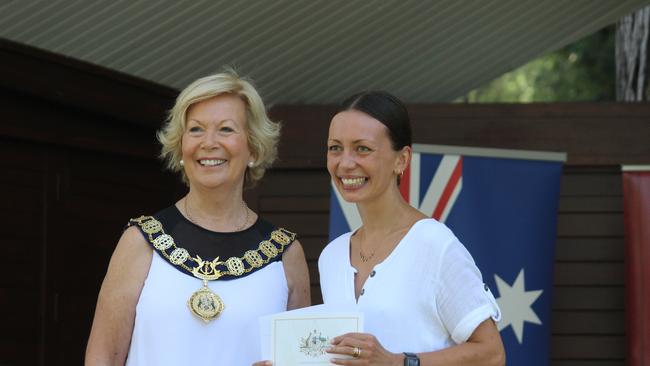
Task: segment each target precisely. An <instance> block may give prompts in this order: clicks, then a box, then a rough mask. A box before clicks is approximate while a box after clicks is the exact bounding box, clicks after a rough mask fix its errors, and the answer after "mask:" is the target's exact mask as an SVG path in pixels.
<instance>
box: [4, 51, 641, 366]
mask: <svg viewBox="0 0 650 366" xmlns="http://www.w3.org/2000/svg"><path fill="white" fill-rule="evenodd" d="M9 67H11V69H10V68H9ZM0 70H1V71H0V72H1V73H2V77H0V106H1V107H2V110H3V111H4V112H5V114H4V117H5V118H4V120H3V122H2V123H0V153H1V155H0V156H2V157H3V158H2V159H0V169H1V171H2V174H0V198H1V199H0V208H1V210H0V212H1V213H0V215H2V217H1V220H2V222H3V229H4V230H3V232H4V234H5V238H7V239H5V240H4V241H3V244H2V252H3V253H5V255H8V257H5V258H4V259H5V261H4V263H5V265H4V266H1V267H0V310H2V311H0V324H3V326H2V327H0V364H1V365H59V364H61V365H64V364H65V365H75V364H81V362H82V359H83V349H84V347H85V341H86V338H87V335H88V331H89V326H90V322H91V319H92V318H91V317H92V312H93V308H94V302H95V299H96V296H97V292H98V290H99V285H100V283H101V279H102V277H103V274H104V272H105V270H106V265H107V263H108V260H109V257H110V253H111V251H112V248H113V246H114V243H115V242H116V241H117V239H118V237H119V234H120V231H121V229H122V226H123V225H124V223H125V222H126V219H128V218H129V217H131V216H133V215H138V214H140V213H150V212H153V211H155V210H156V209H158V208H161V207H164V206H166V205H168V204H169V203H171V202H173V201H174V200H175V199H176V198H178V197H179V196H180V195H181V194H182V192H183V188H182V186H181V185H179V183H178V180H177V179H176V178H175V177H172V176H170V175H169V174H166V173H164V172H163V171H162V170H161V165H160V163H159V162H158V161H157V160H156V158H155V155H156V152H157V147H156V145H155V141H154V137H153V132H154V131H155V129H156V128H157V127H158V126H159V125H160V121H162V119H163V117H164V113H165V109H167V108H169V107H170V106H171V102H172V100H173V97H174V95H175V92H174V91H173V90H169V89H166V88H163V87H160V86H156V85H152V84H149V83H144V82H142V81H139V80H135V79H131V78H129V77H126V76H124V75H119V74H115V73H112V72H110V71H107V70H101V69H97V68H95V67H91V66H89V65H85V64H82V63H78V62H74V61H71V60H63V59H61V58H59V57H57V56H55V55H50V54H47V53H43V52H40V51H35V50H32V49H27V48H24V47H21V46H17V45H14V44H10V43H7V42H0ZM9 70H11V71H9ZM14 70H16V71H14ZM409 110H410V111H411V114H412V119H413V122H414V132H415V136H416V137H415V141H416V142H419V143H430V144H450V145H470V146H485V147H499V148H518V149H536V150H550V151H566V152H568V153H569V161H568V165H567V166H566V168H565V172H564V175H563V179H562V188H561V201H560V210H559V227H558V241H557V251H556V253H557V258H556V270H555V288H554V300H553V319H552V321H553V324H552V329H553V336H552V354H551V357H552V359H553V365H555V366H586V365H596V366H614V365H623V364H624V342H625V339H624V335H625V330H624V321H623V314H624V302H623V286H624V279H623V268H624V267H623V266H624V263H623V219H622V203H621V202H622V200H621V183H620V172H619V170H620V169H619V167H618V164H621V163H626V164H629V163H645V164H647V163H648V162H650V144H648V141H650V124H649V123H648V122H647V121H650V105H649V104H535V105H483V106H476V105H444V104H440V105H416V106H410V107H409ZM332 112H333V108H332V107H329V106H277V107H275V108H273V109H272V115H273V116H274V117H275V118H277V119H280V120H282V121H284V131H283V138H282V142H281V146H280V161H279V162H278V164H277V165H276V168H274V169H273V170H271V171H269V172H268V174H267V176H266V177H265V179H264V180H263V182H262V184H260V185H259V186H258V187H257V188H256V189H254V190H252V191H248V192H247V193H246V198H247V200H248V202H249V204H250V206H251V207H252V208H254V209H256V210H258V211H259V212H260V213H261V214H262V215H264V216H266V217H267V218H269V219H270V220H272V221H274V222H275V223H276V224H278V225H283V226H286V227H288V228H291V229H293V230H295V231H297V232H298V233H299V234H300V239H301V241H302V243H303V244H304V246H305V250H306V253H307V257H308V260H309V264H310V273H311V281H312V298H313V300H314V302H319V301H320V291H319V289H318V286H317V283H318V273H317V269H316V266H315V264H316V260H317V258H318V255H319V253H320V251H321V250H322V248H323V246H324V245H325V244H326V240H327V238H326V236H327V224H328V209H329V177H328V175H327V172H326V171H325V169H324V161H325V160H324V157H325V138H324V137H325V136H326V133H327V126H328V123H329V119H330V118H331V115H332Z"/></svg>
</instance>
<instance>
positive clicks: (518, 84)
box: [458, 26, 616, 103]
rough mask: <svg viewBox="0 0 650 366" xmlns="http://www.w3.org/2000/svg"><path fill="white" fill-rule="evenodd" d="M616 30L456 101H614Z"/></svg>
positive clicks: (585, 40)
mask: <svg viewBox="0 0 650 366" xmlns="http://www.w3.org/2000/svg"><path fill="white" fill-rule="evenodd" d="M615 35H616V32H615V28H614V26H611V27H607V28H604V29H602V30H600V31H598V32H596V33H594V34H592V35H590V36H588V37H586V38H583V39H581V40H579V41H577V42H575V43H573V44H571V45H568V46H566V47H564V48H562V49H560V50H558V51H555V52H552V53H549V54H547V55H544V56H542V57H539V58H537V59H535V60H533V61H531V62H529V63H528V64H526V65H524V66H521V67H520V68H518V69H515V70H513V71H511V72H508V73H506V74H504V75H502V76H501V77H499V78H497V79H495V80H493V81H491V82H490V83H488V84H487V85H485V86H482V87H480V88H478V89H475V90H473V91H471V92H469V93H468V95H467V96H465V97H463V98H459V100H458V101H459V102H470V103H500V102H502V103H527V102H561V101H606V100H615V99H616V63H615Z"/></svg>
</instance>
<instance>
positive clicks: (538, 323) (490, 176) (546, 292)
mask: <svg viewBox="0 0 650 366" xmlns="http://www.w3.org/2000/svg"><path fill="white" fill-rule="evenodd" d="M565 160H566V155H565V154H563V153H549V152H531V151H515V150H499V149H482V148H471V147H452V146H438V145H420V144H414V145H413V156H412V159H411V164H410V166H409V168H408V169H407V170H406V171H405V172H404V175H403V177H402V180H401V184H400V191H401V193H402V195H403V196H404V199H406V200H407V201H408V202H409V203H410V204H411V206H413V207H415V208H417V209H419V210H420V211H422V212H423V213H424V214H426V215H428V216H431V217H433V218H435V219H436V220H438V221H440V222H442V223H444V224H445V225H447V226H448V227H449V228H450V229H451V230H452V231H453V232H454V234H456V236H457V237H458V238H459V239H460V241H461V242H462V243H463V244H464V245H465V247H466V248H467V249H468V250H469V252H470V253H471V254H472V256H473V257H474V260H475V261H476V264H477V265H478V267H479V268H480V269H481V272H482V274H483V280H484V281H485V283H486V284H487V285H488V286H490V288H491V289H492V291H493V293H494V294H495V297H496V298H497V302H498V303H499V307H500V308H501V312H502V319H501V321H500V322H499V323H498V325H497V326H498V327H499V330H500V331H501V337H502V338H503V342H504V345H505V347H506V355H507V360H508V364H512V365H524V364H525V365H533V366H537V365H540V366H541V365H544V366H547V365H548V364H549V341H550V319H551V290H552V287H553V263H554V259H555V237H556V228H557V208H558V201H559V191H560V177H561V175H562V163H563V162H564V161H565ZM331 191H332V194H331V200H330V230H329V237H330V240H333V239H335V238H336V237H338V236H339V235H341V234H343V233H345V232H348V231H351V230H356V229H357V228H358V227H360V226H361V218H360V216H359V213H358V211H357V209H356V206H355V205H354V204H350V203H348V202H345V201H344V200H343V199H342V198H341V196H340V194H339V193H338V191H337V190H336V188H334V187H333V186H332V187H331Z"/></svg>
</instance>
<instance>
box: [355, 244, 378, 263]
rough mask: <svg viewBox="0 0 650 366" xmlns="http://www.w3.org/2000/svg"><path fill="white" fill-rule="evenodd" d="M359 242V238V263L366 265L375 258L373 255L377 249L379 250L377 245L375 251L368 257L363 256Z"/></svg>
mask: <svg viewBox="0 0 650 366" xmlns="http://www.w3.org/2000/svg"><path fill="white" fill-rule="evenodd" d="M361 242H362V240H361V238H359V258H361V261H362V262H363V263H367V262H368V261H370V260H371V259H372V258H373V257H374V256H375V253H377V249H378V248H379V245H378V246H376V247H375V250H373V251H372V253H370V255H365V254H363V247H362V245H361Z"/></svg>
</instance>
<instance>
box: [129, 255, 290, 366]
mask: <svg viewBox="0 0 650 366" xmlns="http://www.w3.org/2000/svg"><path fill="white" fill-rule="evenodd" d="M202 285H203V282H202V281H201V280H199V279H197V278H194V277H191V276H188V275H186V274H183V273H181V272H179V271H178V270H177V269H176V268H174V267H173V266H172V265H171V264H169V263H168V262H167V261H165V260H164V259H162V258H161V257H160V255H159V254H158V253H153V259H152V262H151V267H150V269H149V274H148V276H147V279H146V281H145V284H144V288H143V289H142V293H141V294H140V299H139V301H138V305H137V307H136V316H135V325H134V328H133V336H132V339H131V348H130V350H129V355H128V359H127V362H126V365H128V366H152V365H156V366H165V365H170V366H171V365H174V366H178V365H195V364H196V365H229V366H230V365H232V366H240V365H242V366H244V365H246V366H249V365H251V364H253V362H256V361H260V359H261V357H262V356H261V351H260V334H259V321H258V318H259V317H260V316H264V315H268V314H273V313H277V312H281V311H285V310H286V309H287V297H288V293H289V289H288V287H287V281H286V277H285V273H284V267H283V265H282V261H277V262H273V263H270V264H268V265H267V266H266V267H264V268H262V269H260V270H258V271H256V272H254V273H251V274H250V275H248V276H245V277H241V278H238V279H234V280H229V281H210V282H209V283H208V286H209V287H210V289H211V290H212V291H214V292H215V293H216V294H217V295H219V297H221V299H222V300H223V303H224V305H225V309H224V310H223V312H222V313H221V315H220V316H219V317H218V318H217V319H215V320H212V321H211V322H209V323H207V324H206V323H204V322H203V321H202V320H201V319H199V318H197V317H195V316H194V315H193V314H192V313H191V312H190V310H189V308H188V306H187V300H188V299H189V298H190V296H191V295H192V293H194V291H196V290H198V289H199V288H200V287H201V286H202Z"/></svg>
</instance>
